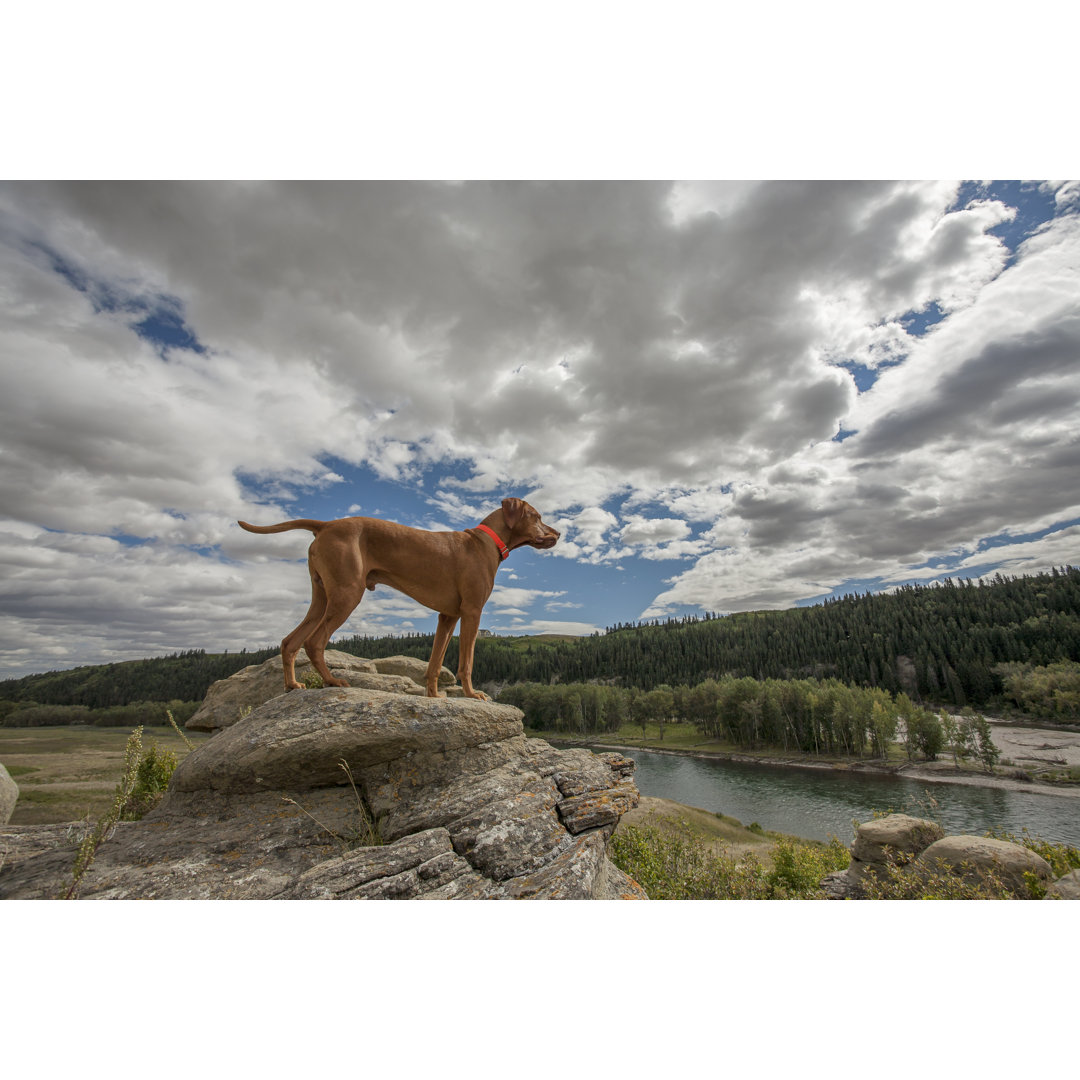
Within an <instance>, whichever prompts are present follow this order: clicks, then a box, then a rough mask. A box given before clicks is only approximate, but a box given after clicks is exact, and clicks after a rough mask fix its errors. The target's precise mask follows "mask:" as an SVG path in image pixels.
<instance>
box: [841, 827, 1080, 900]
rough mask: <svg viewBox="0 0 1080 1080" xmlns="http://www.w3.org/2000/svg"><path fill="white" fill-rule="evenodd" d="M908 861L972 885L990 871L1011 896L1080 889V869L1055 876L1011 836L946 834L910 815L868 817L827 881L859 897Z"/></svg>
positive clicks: (1059, 894)
mask: <svg viewBox="0 0 1080 1080" xmlns="http://www.w3.org/2000/svg"><path fill="white" fill-rule="evenodd" d="M897 866H907V867H910V868H911V869H912V870H913V871H914V872H915V873H917V874H924V875H926V876H927V877H929V876H930V875H931V874H934V873H940V872H948V873H952V874H956V875H958V876H960V877H962V878H964V879H966V880H968V881H970V882H971V883H973V884H979V883H980V882H981V881H982V880H984V879H985V875H986V874H987V872H989V873H992V874H993V875H994V877H995V878H996V879H997V880H999V881H1000V882H1001V883H1002V884H1003V886H1004V887H1005V889H1006V890H1007V891H1008V892H1009V893H1010V895H1012V896H1014V897H1017V898H1025V899H1026V898H1030V897H1031V895H1032V889H1031V886H1032V885H1033V884H1034V885H1035V887H1036V890H1037V895H1041V893H1042V891H1045V893H1046V896H1047V897H1048V898H1051V897H1052V898H1055V899H1065V898H1071V897H1072V896H1073V895H1074V890H1075V891H1076V893H1077V894H1080V871H1073V873H1071V874H1067V875H1065V877H1063V878H1061V879H1059V880H1058V881H1056V882H1055V881H1054V874H1053V870H1052V869H1051V867H1050V864H1049V863H1048V862H1047V861H1046V860H1045V859H1044V858H1042V856H1041V855H1039V854H1037V853H1036V852H1034V851H1032V850H1031V849H1030V848H1027V847H1024V845H1023V844H1013V843H1010V842H1009V841H1006V840H997V839H994V838H993V837H987V836H967V835H955V836H946V835H945V832H944V830H943V829H942V827H941V826H940V825H938V824H937V823H936V822H933V821H926V820H924V819H922V818H914V817H909V816H908V815H906V814H890V815H889V816H888V817H884V818H878V819H876V820H874V821H868V822H866V823H865V824H863V825H860V826H859V829H858V831H857V833H856V835H855V840H854V842H853V843H852V845H851V864H850V865H849V866H848V868H847V869H846V870H840V871H837V872H836V873H833V874H829V875H828V876H827V877H826V878H825V880H824V881H823V882H822V887H823V888H824V889H825V892H826V895H827V896H828V897H829V899H831V900H858V899H862V898H863V897H864V896H865V892H864V890H863V883H864V881H865V879H866V877H867V875H868V874H873V875H875V876H884V875H885V874H887V872H888V870H889V869H890V868H892V867H897Z"/></svg>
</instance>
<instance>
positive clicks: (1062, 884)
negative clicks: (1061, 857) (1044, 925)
mask: <svg viewBox="0 0 1080 1080" xmlns="http://www.w3.org/2000/svg"><path fill="white" fill-rule="evenodd" d="M1046 899H1047V900H1080V870H1073V871H1071V872H1070V873H1068V874H1066V875H1065V876H1064V877H1059V878H1058V879H1057V881H1055V882H1054V884H1053V885H1051V886H1050V888H1049V889H1047V890H1046Z"/></svg>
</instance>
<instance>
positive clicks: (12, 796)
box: [0, 762, 19, 825]
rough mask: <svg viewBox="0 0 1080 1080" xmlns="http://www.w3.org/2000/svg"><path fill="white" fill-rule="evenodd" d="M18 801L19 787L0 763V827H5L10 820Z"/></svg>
mask: <svg viewBox="0 0 1080 1080" xmlns="http://www.w3.org/2000/svg"><path fill="white" fill-rule="evenodd" d="M18 801H19V786H18V784H16V783H15V781H14V780H12V779H11V774H10V773H9V772H8V771H7V769H5V768H4V765H3V762H0V825H6V824H7V823H8V822H9V821H10V820H11V815H12V814H13V813H14V812H15V804H16V803H17V802H18Z"/></svg>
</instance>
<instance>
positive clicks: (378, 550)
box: [237, 499, 559, 700]
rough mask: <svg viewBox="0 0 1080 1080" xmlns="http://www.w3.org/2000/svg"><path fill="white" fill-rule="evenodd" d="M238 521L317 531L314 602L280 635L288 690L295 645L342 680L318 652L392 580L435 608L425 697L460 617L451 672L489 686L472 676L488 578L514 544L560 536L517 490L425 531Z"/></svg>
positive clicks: (312, 550)
mask: <svg viewBox="0 0 1080 1080" xmlns="http://www.w3.org/2000/svg"><path fill="white" fill-rule="evenodd" d="M237 524H238V525H239V526H240V528H242V529H247V531H248V532H253V533H276V532H287V531H288V530H290V529H310V530H311V531H312V532H313V533H314V534H315V539H314V540H313V541H312V543H311V547H309V548H308V572H309V573H310V574H311V607H310V608H308V613H307V614H306V615H305V616H304V621H303V622H302V623H301V624H300V625H299V626H298V627H297V628H296V629H295V630H294V631H293V632H292V633H291V634H289V636H288V637H287V638H285V640H284V641H282V643H281V661H282V666H283V667H284V669H285V689H286V690H298V689H299V688H300V683H298V682H297V681H296V673H295V669H294V666H293V665H294V662H295V660H296V654H297V653H298V652H299V651H300V646H301V645H303V647H304V651H305V652H306V653H307V654H308V658H309V659H310V660H311V662H312V664H314V666H315V670H316V671H317V672H318V673H319V674H320V675H321V676H322V680H323V682H324V683H325V684H326V685H327V686H348V685H349V684H348V683H347V682H346V681H345V680H344V679H335V678H334V677H333V676H332V675H331V674H330V670H329V669H328V668H327V666H326V660H325V658H324V655H323V654H324V652H325V650H326V645H327V642H329V640H330V636H331V634H333V633H334V631H335V630H337V628H338V627H339V626H341V624H342V623H344V622H345V620H346V619H347V618H348V617H349V616H350V615H351V614H352V613H353V611H354V610H355V608H356V606H357V604H359V603H360V601H361V600H362V599H363V598H364V590H365V589H374V588H375V586H376V585H389V586H390V587H391V588H393V589H398V590H399V591H400V592H403V593H405V595H406V596H411V597H412V598H413V599H414V600H416V601H417V602H418V603H421V604H423V605H424V606H425V607H429V608H431V609H432V610H433V611H437V612H438V613H439V626H438V629H437V630H436V631H435V644H434V646H433V647H432V650H431V660H430V661H429V662H428V667H427V679H426V681H427V695H428V697H445V695H443V694H440V693H439V689H438V682H439V670H440V669H441V668H442V662H443V656H444V655H445V654H446V646H447V645H448V644H449V642H450V635H451V634H453V632H454V627H455V625H457V621H458V619H461V648H460V649H459V650H458V653H459V658H458V680H459V681H460V683H461V686H462V688H463V689H464V691H465V696H466V697H471V698H481V699H483V700H487V698H486V695H484V694H482V693H480V691H478V690H474V689H473V685H472V665H473V648H474V646H475V644H476V632H477V630H478V629H479V628H480V612H481V610H482V609H483V607H484V604H486V603H487V598H488V597H489V596H490V595H491V590H492V588H493V587H494V585H495V572H496V571H497V570H498V569H499V563H500V562H501V561H502V560H503V559H505V558H506V557H507V555H509V554H510V552H511V551H513V549H514V548H517V547H522V546H523V545H525V544H528V545H529V546H530V547H534V548H550V547H554V546H555V542H556V541H557V540H558V539H559V534H558V533H557V532H556V531H555V530H554V529H552V528H550V527H549V526H547V525H545V524H544V523H543V522H542V521H541V520H540V514H539V513H538V512H537V511H536V510H534V509H533V508H532V507H531V506H530V505H529V504H528V503H527V502H525V501H524V500H522V499H503V504H502V509H501V510H496V511H495V512H494V513H492V514H489V515H488V516H487V517H486V518H484V520H483V522H482V523H481V524H480V525H478V526H476V528H474V529H466V530H465V531H464V532H428V531H426V530H424V529H412V528H409V526H407V525H398V524H396V523H395V522H393V521H380V520H379V519H378V518H365V517H349V518H338V519H337V520H336V521H314V520H312V519H310V518H302V519H300V520H298V521H284V522H282V523H281V524H280V525H249V524H248V523H247V522H246V521H239V522H237Z"/></svg>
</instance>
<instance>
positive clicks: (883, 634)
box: [0, 566, 1080, 718]
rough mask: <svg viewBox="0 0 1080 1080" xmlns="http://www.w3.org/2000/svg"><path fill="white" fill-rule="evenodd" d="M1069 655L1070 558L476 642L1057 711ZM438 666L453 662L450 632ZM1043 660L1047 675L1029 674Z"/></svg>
mask: <svg viewBox="0 0 1080 1080" xmlns="http://www.w3.org/2000/svg"><path fill="white" fill-rule="evenodd" d="M432 642H433V636H432V635H431V634H410V635H406V636H403V637H379V638H369V637H351V638H345V639H342V640H339V641H335V642H333V645H332V647H333V648H335V649H340V650H342V651H344V652H350V653H353V654H354V655H358V656H366V657H370V658H376V657H380V656H389V655H393V654H395V653H403V654H405V655H409V656H417V657H419V658H421V659H424V660H426V659H427V657H428V655H429V654H430V652H431V646H432ZM276 651H277V650H276V649H275V648H264V649H259V650H255V651H247V650H244V651H241V652H239V653H218V654H212V653H205V652H203V651H202V650H193V651H190V652H184V653H177V654H174V655H173V656H169V657H161V658H158V659H149V660H134V661H128V662H126V663H116V664H105V665H100V666H96V667H84V668H77V669H74V670H72V671H61V672H49V673H46V674H42V675H30V676H26V677H25V678H22V679H9V680H6V681H4V682H0V700H8V701H16V702H24V703H27V704H29V703H33V704H38V705H46V704H50V705H85V706H86V707H87V708H91V709H99V708H106V707H113V706H118V705H126V704H129V703H130V702H133V701H169V700H174V699H175V700H181V701H199V700H201V699H202V697H203V696H204V695H205V694H206V691H207V689H208V688H209V686H210V684H211V683H212V682H214V681H215V680H217V679H221V678H226V677H227V676H229V675H232V674H234V673H235V672H236V671H238V670H240V669H241V668H243V667H246V666H247V665H249V664H257V663H261V662H263V661H264V660H266V659H267V658H268V657H270V656H272V655H274V653H275V652H276ZM1078 662H1080V568H1077V567H1068V566H1067V567H1063V568H1061V569H1060V570H1059V569H1055V570H1053V571H1051V572H1050V573H1046V574H1038V575H1032V576H1027V577H1018V578H1007V577H1004V576H1002V575H1000V574H998V575H995V577H994V578H993V579H992V580H989V581H982V580H980V581H977V582H976V581H953V580H951V579H947V580H946V581H944V582H942V583H940V584H935V585H905V586H903V587H901V588H899V589H897V590H896V591H894V592H892V593H887V594H886V593H878V594H873V595H871V594H865V595H861V596H854V595H853V596H846V597H842V598H840V599H837V600H830V601H826V602H825V603H822V604H817V605H814V606H812V607H804V608H791V609H788V610H786V611H758V612H743V613H739V614H735V615H726V616H719V615H705V616H702V617H700V618H696V617H687V618H679V619H672V620H669V621H668V622H663V623H647V624H636V625H619V626H615V627H612V628H610V629H609V630H607V631H606V632H604V633H603V634H599V633H598V634H594V635H592V636H591V637H585V638H576V639H570V640H545V639H542V638H541V639H536V638H506V637H487V638H480V639H479V640H478V641H477V643H476V662H475V675H474V679H475V681H476V682H477V684H478V685H480V686H481V687H483V688H484V689H487V690H488V691H489V692H490V691H491V690H492V689H498V688H499V687H504V686H506V685H508V684H512V683H545V684H551V683H574V684H586V683H591V682H596V681H610V682H613V683H615V684H617V685H620V686H623V687H627V688H629V687H636V688H638V689H640V690H643V691H651V690H654V689H656V688H658V687H661V686H669V687H674V686H679V685H685V686H693V685H696V684H697V683H700V682H702V681H704V680H707V679H714V680H718V679H721V678H723V677H724V676H732V677H734V678H736V679H738V678H753V679H757V680H767V679H779V680H799V679H809V678H813V679H835V680H837V681H839V682H841V683H844V684H850V685H853V686H858V687H864V688H871V689H881V690H885V691H887V692H888V693H889V694H892V695H894V696H895V695H897V694H899V693H904V694H907V696H908V697H909V698H910V699H912V700H913V701H915V702H921V703H928V702H932V703H937V704H947V705H950V706H953V707H955V708H957V709H963V708H965V707H973V708H986V707H987V706H989V705H991V704H993V703H1001V702H1002V701H1012V702H1017V703H1018V702H1019V701H1023V702H1024V703H1025V704H1024V705H1020V704H1017V707H1023V708H1025V709H1032V710H1034V711H1035V712H1036V713H1037V714H1039V715H1042V713H1041V712H1039V710H1042V709H1046V710H1048V712H1049V713H1050V714H1052V715H1054V716H1056V717H1058V718H1063V717H1069V716H1075V715H1077V709H1078V705H1077V699H1076V696H1075V691H1076V688H1075V687H1073V686H1072V684H1071V683H1069V682H1068V679H1069V677H1070V676H1069V670H1070V669H1068V668H1067V667H1065V668H1060V665H1068V664H1070V663H1072V664H1076V663H1078ZM446 664H447V666H448V667H450V668H451V669H453V668H454V667H456V664H457V639H456V638H454V639H453V640H452V641H451V643H450V647H449V648H448V650H447V656H446ZM1042 669H1048V670H1051V671H1053V672H1055V674H1054V675H1052V676H1046V675H1041V674H1034V673H1036V672H1039V671H1041V670H1042ZM1025 672H1026V673H1027V674H1026V675H1025V674H1024V673H1025ZM1062 680H1065V681H1064V682H1063V681H1062ZM1010 687H1011V689H1009V688H1010ZM1009 694H1012V697H1009V696H1008V695H1009ZM1070 695H1074V696H1070ZM1043 698H1045V699H1046V700H1045V702H1044V701H1043ZM1070 710H1071V711H1070Z"/></svg>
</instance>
